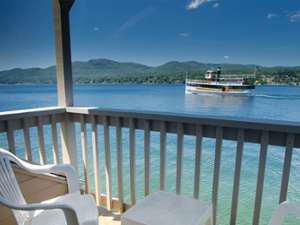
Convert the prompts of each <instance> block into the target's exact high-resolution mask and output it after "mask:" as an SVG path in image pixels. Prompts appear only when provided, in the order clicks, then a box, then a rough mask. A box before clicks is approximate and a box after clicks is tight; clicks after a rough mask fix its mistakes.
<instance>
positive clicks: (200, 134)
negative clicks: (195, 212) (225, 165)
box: [0, 107, 300, 225]
mask: <svg viewBox="0 0 300 225" xmlns="http://www.w3.org/2000/svg"><path fill="white" fill-rule="evenodd" d="M66 118H68V120H69V121H70V122H71V123H74V124H77V125H76V126H77V127H78V128H79V130H80V131H79V132H76V139H77V142H79V141H80V145H79V149H78V150H75V149H74V150H73V151H72V153H71V154H79V153H81V155H82V156H81V158H82V162H79V164H81V165H74V166H76V167H77V168H79V172H80V175H81V178H82V179H83V188H84V189H85V191H86V192H94V193H95V197H96V199H97V203H98V204H105V205H106V207H107V208H108V209H113V208H114V209H120V210H121V211H123V210H126V208H127V207H130V206H131V205H134V204H135V202H136V199H137V193H141V192H143V195H147V194H149V193H150V191H151V190H150V189H151V168H152V170H156V171H155V172H157V173H158V174H159V189H160V190H164V189H166V186H167V185H169V184H167V183H166V182H167V180H168V179H167V173H166V166H167V163H166V158H167V157H168V155H167V154H168V151H167V150H166V149H167V135H168V134H172V135H176V149H174V151H176V158H175V161H176V178H175V185H174V191H176V193H177V194H182V183H183V181H184V180H185V179H186V178H185V177H184V176H183V175H184V174H183V160H184V154H183V152H184V139H185V136H192V137H194V139H195V145H194V162H193V163H194V166H193V170H192V171H189V172H190V173H193V176H192V177H193V181H190V183H191V184H192V185H193V188H192V189H193V193H192V195H193V196H194V198H199V192H200V180H201V179H200V178H201V172H200V171H201V164H202V148H203V138H211V139H213V140H214V145H215V146H214V162H213V173H212V174H213V177H212V188H211V190H212V191H211V193H212V194H211V201H212V203H213V212H214V224H218V222H217V218H218V213H219V211H218V208H217V206H218V201H220V199H219V186H220V174H221V172H222V171H221V164H222V157H221V156H222V149H223V142H224V140H230V141H234V142H236V155H235V159H232V160H234V164H235V166H234V173H233V185H232V191H231V193H232V196H231V199H232V201H231V209H230V220H229V221H228V223H227V224H230V225H235V224H236V223H237V215H238V208H239V207H238V203H239V197H240V196H239V192H240V191H239V190H240V179H241V170H242V160H243V150H244V145H245V143H256V144H259V145H260V151H259V162H258V168H257V177H256V194H255V203H254V205H253V207H249V212H250V211H251V212H253V216H252V218H249V220H252V224H253V225H258V224H260V212H261V208H262V202H263V190H264V180H265V170H266V161H267V158H268V154H267V152H268V147H269V146H270V145H272V146H280V147H284V149H285V150H284V162H283V168H282V174H281V177H278V179H280V182H281V186H280V193H278V196H274V197H276V198H277V199H278V202H282V201H285V200H286V199H287V193H288V185H289V182H290V181H289V177H290V173H291V172H290V170H291V162H292V156H293V149H294V148H299V147H300V123H294V122H293V123H292V122H279V121H271V120H253V119H237V118H224V117H210V116H194V115H184V114H171V113H158V112H144V111H143V112H139V111H123V110H106V109H96V108H75V107H69V108H59V107H56V108H43V109H34V110H25V111H13V112H3V113H0V135H2V136H0V143H2V144H1V145H5V142H7V145H8V148H9V149H10V151H12V152H13V153H17V154H22V155H23V156H24V158H25V159H27V160H29V161H34V159H33V158H34V157H33V154H37V153H38V159H39V161H38V163H41V164H44V163H50V162H54V163H58V162H60V161H61V160H62V157H61V155H62V154H63V153H62V151H64V150H63V149H62V148H61V147H60V146H61V145H60V141H59V140H60V139H59V136H60V132H57V129H58V128H60V127H61V126H60V123H61V122H64V121H65V119H66ZM100 126H101V129H103V132H99V129H100ZM32 128H34V129H36V132H35V133H34V132H33V130H32ZM111 128H114V129H111ZM122 128H125V129H126V130H127V131H128V140H127V139H126V140H125V141H126V142H127V141H128V146H129V148H128V151H129V156H128V159H124V157H123V142H124V130H123V129H122ZM137 130H138V131H139V134H140V133H141V132H142V137H141V135H140V136H139V138H142V139H143V149H138V151H139V152H140V151H143V163H141V161H139V162H138V163H137V160H136V154H137V149H136V137H137V135H136V131H137ZM112 131H114V134H113V135H112V133H111V132H112ZM153 132H159V141H158V142H159V166H158V167H155V168H153V167H152V166H151V162H152V160H151V149H152V145H153V144H155V143H153V142H151V140H152V139H151V135H152V133H153ZM3 135H4V136H3ZM33 135H36V136H35V137H34V136H33ZM126 135H127V134H126ZM1 137H2V138H1ZM99 138H103V143H104V150H103V155H104V159H101V158H100V160H99V156H100V148H99ZM112 138H114V139H115V140H111V139H112ZM21 139H22V140H21ZM16 140H18V141H16ZM20 140H21V141H20ZM49 140H51V143H50V142H49ZM1 141H4V142H1ZM34 141H35V142H37V145H38V147H37V148H33V147H32V142H34ZM16 142H17V143H16ZM46 142H47V143H46ZM74 142H75V140H74ZM45 143H46V144H45ZM89 143H91V144H89ZM112 143H114V144H115V147H114V148H115V154H116V161H114V160H113V159H112V153H111V151H112V146H111V145H112ZM20 145H21V147H20ZM75 146H76V145H75ZM1 147H2V146H1ZM18 149H19V150H18ZM23 149H24V150H23ZM281 149H282V148H281ZM22 151H23V152H22ZM91 159H92V160H91ZM101 160H103V162H104V166H103V167H104V174H105V176H104V180H105V181H102V177H101V175H100V165H99V164H100V161H101ZM112 163H113V165H116V166H115V167H116V173H113V172H112ZM125 163H126V164H127V163H128V167H129V169H128V177H129V185H128V186H129V188H128V189H129V190H128V191H127V192H126V191H125V188H124V183H125V181H124V177H127V174H125V173H126V171H124V164H125ZM174 163H175V162H174ZM253 169H255V168H253ZM137 170H138V171H141V170H142V171H143V175H144V176H143V179H142V180H143V181H142V182H143V185H138V184H137V180H136V177H137V172H136V171H137ZM113 181H114V183H113ZM138 182H141V181H140V179H139V180H138ZM101 183H105V191H100V186H101V185H100V184H101ZM114 187H116V191H115V192H116V194H115V196H114V194H113V192H114V190H113V189H114ZM140 189H143V190H140ZM127 196H129V200H126V199H127V198H126V197H127Z"/></svg>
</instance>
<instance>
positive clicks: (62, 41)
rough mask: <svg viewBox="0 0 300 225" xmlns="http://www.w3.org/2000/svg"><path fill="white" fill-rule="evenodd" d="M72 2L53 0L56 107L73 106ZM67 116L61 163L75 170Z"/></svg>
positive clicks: (73, 128)
mask: <svg viewBox="0 0 300 225" xmlns="http://www.w3.org/2000/svg"><path fill="white" fill-rule="evenodd" d="M73 3H74V0H53V12H54V29H55V43H56V80H57V96H58V105H59V106H62V107H68V106H73V79H72V60H71V42H70V22H69V12H70V9H71V8H72V5H73ZM70 119H71V118H70V116H69V115H67V114H66V115H65V119H64V121H63V122H62V124H61V137H62V155H63V162H64V163H70V164H72V165H73V166H74V167H75V168H76V167H77V166H76V162H77V155H76V141H75V127H74V124H73V122H72V121H71V120H70Z"/></svg>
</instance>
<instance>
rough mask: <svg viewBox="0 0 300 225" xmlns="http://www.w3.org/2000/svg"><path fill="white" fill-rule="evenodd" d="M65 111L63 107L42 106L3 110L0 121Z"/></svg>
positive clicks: (0, 113)
mask: <svg viewBox="0 0 300 225" xmlns="http://www.w3.org/2000/svg"><path fill="white" fill-rule="evenodd" d="M65 112H66V109H65V108H63V107H44V108H34V109H25V110H14V111H5V112H0V121H3V120H11V119H21V118H25V117H34V116H43V115H51V114H60V113H65Z"/></svg>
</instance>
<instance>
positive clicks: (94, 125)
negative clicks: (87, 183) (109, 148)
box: [90, 115, 101, 206]
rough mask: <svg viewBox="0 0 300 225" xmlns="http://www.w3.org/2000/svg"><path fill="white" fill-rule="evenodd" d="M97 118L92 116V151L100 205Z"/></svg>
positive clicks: (95, 182) (97, 202)
mask: <svg viewBox="0 0 300 225" xmlns="http://www.w3.org/2000/svg"><path fill="white" fill-rule="evenodd" d="M95 117H96V116H94V115H91V117H90V118H91V124H92V151H93V169H94V187H95V197H96V204H97V205H98V206H99V205H100V197H101V194H100V174H99V146H98V129H97V123H96V119H95Z"/></svg>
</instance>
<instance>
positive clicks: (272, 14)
mask: <svg viewBox="0 0 300 225" xmlns="http://www.w3.org/2000/svg"><path fill="white" fill-rule="evenodd" d="M276 17H278V15H277V14H275V13H268V15H267V19H269V20H271V19H273V18H276Z"/></svg>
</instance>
